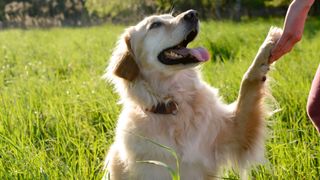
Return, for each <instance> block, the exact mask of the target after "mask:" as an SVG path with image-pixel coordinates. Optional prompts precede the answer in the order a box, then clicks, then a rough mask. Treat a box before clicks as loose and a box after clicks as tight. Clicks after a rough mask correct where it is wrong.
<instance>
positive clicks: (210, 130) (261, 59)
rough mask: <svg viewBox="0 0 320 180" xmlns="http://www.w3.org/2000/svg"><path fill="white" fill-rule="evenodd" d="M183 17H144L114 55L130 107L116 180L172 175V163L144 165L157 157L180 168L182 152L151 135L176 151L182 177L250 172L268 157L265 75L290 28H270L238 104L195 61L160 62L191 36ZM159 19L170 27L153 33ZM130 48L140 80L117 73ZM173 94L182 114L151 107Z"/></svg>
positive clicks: (111, 161) (197, 179) (113, 152)
mask: <svg viewBox="0 0 320 180" xmlns="http://www.w3.org/2000/svg"><path fill="white" fill-rule="evenodd" d="M182 16H183V14H181V15H179V16H177V17H172V16H171V15H160V16H151V17H148V18H146V19H144V20H143V21H141V22H140V23H139V24H138V25H136V26H133V27H130V28H128V29H127V30H126V31H125V33H124V34H123V35H122V37H121V38H120V40H119V42H118V46H117V47H116V49H115V50H114V53H113V54H112V57H111V59H110V64H109V67H108V69H107V74H106V77H107V78H108V79H109V80H111V81H112V82H113V83H114V85H115V88H116V91H117V92H118V94H119V95H120V102H121V104H122V111H121V114H120V115H119V119H118V122H117V128H116V135H115V141H114V143H113V144H112V145H111V147H110V149H109V153H108V156H107V159H106V169H107V171H108V173H109V175H108V176H109V177H110V178H111V180H120V179H123V180H127V179H133V180H166V179H170V176H169V172H168V171H167V170H166V169H165V168H163V167H161V166H157V165H153V164H147V163H141V162H139V161H146V160H154V161H160V162H163V163H165V164H167V165H169V166H170V167H172V168H173V169H175V168H176V166H175V159H174V157H173V156H172V155H171V154H170V153H169V152H168V151H167V150H166V149H164V148H162V147H160V146H158V145H155V144H154V143H152V142H150V141H149V140H147V139H151V140H152V141H155V142H157V143H159V144H162V145H165V146H168V147H170V148H172V149H173V150H175V152H176V153H177V155H178V157H179V163H180V176H181V179H182V180H202V179H214V177H219V174H218V173H219V170H221V168H222V167H224V166H226V165H228V164H231V165H232V166H234V167H238V168H240V169H242V170H244V169H246V168H247V167H249V165H251V164H252V163H253V162H259V161H261V160H263V158H264V149H265V148H264V139H265V137H264V134H265V132H264V131H265V128H264V118H265V114H266V112H265V111H266V110H265V108H264V105H263V98H264V96H265V86H266V81H264V77H265V76H266V74H267V72H268V70H269V64H268V57H269V54H270V49H271V48H272V46H273V45H274V43H275V42H276V41H277V40H278V38H279V37H280V36H281V33H282V30H281V29H278V28H271V29H270V31H269V33H268V35H267V37H266V39H265V41H264V42H263V44H262V45H261V47H260V49H259V51H258V53H257V55H256V57H255V59H254V61H253V63H252V65H251V66H250V68H249V69H248V71H247V72H246V73H245V75H244V77H243V80H242V83H241V89H240V92H239V97H238V99H237V101H236V102H235V103H233V104H231V105H228V104H225V103H223V102H222V100H221V98H220V97H219V95H218V90H217V89H215V88H213V87H210V86H209V85H208V84H206V83H205V82H204V81H203V80H202V79H201V76H200V74H199V71H198V70H197V69H196V68H195V65H193V66H192V65H187V66H185V65H176V66H170V67H169V66H166V65H163V64H161V63H160V62H159V61H158V60H157V54H159V52H160V51H162V50H163V49H165V48H167V47H170V46H172V45H174V44H176V43H178V42H179V41H181V40H182V38H184V35H185V30H184V25H183V22H182V20H181V17H182ZM155 20H157V21H162V22H163V23H164V25H163V26H164V27H160V28H159V29H157V30H156V32H151V31H150V30H148V26H150V23H152V22H154V21H155ZM125 38H127V39H128V41H127V43H129V45H128V44H126V42H125V40H124V39H125ZM128 51H131V55H132V56H133V60H134V61H135V63H136V64H137V65H138V67H139V69H140V72H138V74H137V75H136V77H135V78H134V80H127V79H125V78H121V77H118V76H117V75H115V74H114V71H115V70H114V69H115V68H116V67H117V63H119V61H120V60H121V59H123V58H124V54H125V53H128ZM167 97H170V98H173V99H174V101H175V102H177V104H178V106H179V110H178V113H177V114H176V115H173V114H167V115H165V114H155V113H152V112H149V111H147V110H146V109H147V108H149V107H151V106H153V105H155V104H157V103H158V102H160V101H163V100H164V99H165V98H167ZM144 137H145V138H144ZM104 178H107V175H106V176H105V177H104Z"/></svg>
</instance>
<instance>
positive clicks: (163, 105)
mask: <svg viewBox="0 0 320 180" xmlns="http://www.w3.org/2000/svg"><path fill="white" fill-rule="evenodd" d="M146 110H147V111H149V112H152V113H154V114H172V115H176V114H177V113H178V110H179V107H178V104H177V103H176V102H175V101H174V100H168V101H167V102H159V103H158V104H156V105H154V106H152V107H151V109H146Z"/></svg>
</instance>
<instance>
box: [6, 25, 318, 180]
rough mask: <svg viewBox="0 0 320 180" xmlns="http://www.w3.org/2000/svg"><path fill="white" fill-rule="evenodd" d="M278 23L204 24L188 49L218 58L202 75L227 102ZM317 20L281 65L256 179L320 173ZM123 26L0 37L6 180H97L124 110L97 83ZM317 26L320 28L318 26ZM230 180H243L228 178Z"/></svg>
mask: <svg viewBox="0 0 320 180" xmlns="http://www.w3.org/2000/svg"><path fill="white" fill-rule="evenodd" d="M281 23H282V21H281V20H276V21H273V20H267V21H265V20H255V21H252V22H242V23H232V22H204V23H202V31H201V33H200V36H199V38H198V40H197V41H195V42H194V43H193V44H191V45H192V46H199V45H202V46H205V47H207V48H208V49H209V50H210V51H211V54H212V61H211V62H208V63H206V64H204V65H203V76H204V79H205V80H206V81H207V82H208V83H209V84H211V85H213V86H215V87H217V88H219V89H220V94H221V95H222V96H223V97H224V100H225V101H226V102H232V101H234V100H235V99H236V96H237V93H238V89H239V84H240V80H241V77H242V75H243V73H244V72H245V71H246V69H247V67H248V66H249V64H250V63H251V60H252V59H253V57H254V55H255V53H256V52H257V49H258V47H259V45H260V44H261V43H262V41H263V39H264V37H265V35H266V34H267V32H268V30H269V27H270V26H271V25H278V26H281ZM318 27H319V22H318V21H317V20H313V21H309V23H308V24H307V26H306V31H305V36H304V39H303V40H302V42H301V43H299V44H298V45H297V46H296V47H295V49H294V50H293V52H292V53H291V54H289V55H286V56H285V57H284V58H283V59H282V60H280V61H279V62H278V63H277V64H276V65H275V68H274V70H273V71H272V72H271V73H270V75H271V79H272V80H271V87H272V93H273V96H274V97H275V99H276V100H277V101H278V103H279V106H280V108H281V111H280V112H278V113H276V114H275V115H274V116H273V117H271V118H270V119H269V120H268V127H269V131H268V132H269V133H268V141H267V145H266V147H267V153H266V157H267V159H268V162H267V163H266V164H265V165H262V166H258V167H257V168H255V169H254V170H253V171H252V173H251V174H252V176H253V177H255V178H256V179H271V178H274V179H288V178H294V179H296V178H298V179H301V178H302V179H316V178H317V177H320V169H319V167H320V165H319V159H320V153H319V151H320V145H319V136H318V134H317V133H316V131H315V129H314V128H313V126H312V124H311V122H310V121H309V120H308V118H307V115H306V111H305V105H306V99H307V95H308V90H309V87H310V83H311V81H312V78H313V75H314V73H315V70H316V68H317V66H318V64H319V55H320V52H319V51H318V49H320V36H319V35H318V31H315V30H314V29H315V28H318ZM123 28H124V26H114V25H105V26H101V27H91V28H75V29H73V28H57V29H49V30H26V31H24V30H5V31H1V32H0V177H2V178H1V179H7V178H23V179H39V178H43V179H56V178H58V179H66V178H67V179H72V178H73V179H100V178H101V177H102V175H103V172H102V171H101V168H102V165H103V160H104V157H105V155H106V152H107V150H108V147H109V145H110V144H111V143H112V141H113V137H114V128H115V122H116V119H117V116H118V114H119V111H120V108H121V107H119V105H117V95H116V94H115V93H114V91H113V89H112V86H111V85H109V84H107V83H105V82H104V80H102V79H101V76H102V75H103V73H104V70H105V67H106V65H107V60H108V57H109V56H110V54H111V52H112V48H113V47H114V44H115V42H116V39H117V37H118V36H119V35H120V33H121V32H122V30H123ZM318 29H320V28H318ZM222 177H224V178H237V176H235V175H234V174H233V173H232V172H229V173H225V174H224V175H223V176H222Z"/></svg>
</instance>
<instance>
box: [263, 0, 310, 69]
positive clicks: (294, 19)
mask: <svg viewBox="0 0 320 180" xmlns="http://www.w3.org/2000/svg"><path fill="white" fill-rule="evenodd" d="M313 2H314V0H294V1H293V2H292V3H291V5H290V6H289V8H288V11H287V15H286V19H285V23H284V31H283V34H282V36H281V38H280V39H279V41H278V42H277V43H276V45H275V47H274V48H273V49H272V50H271V55H270V57H269V63H273V62H274V61H276V60H278V59H279V58H280V57H281V56H283V55H284V54H286V53H288V52H290V51H291V49H292V48H293V46H294V45H295V44H296V43H297V42H298V41H300V40H301V38H302V34H303V29H304V23H305V20H306V18H307V16H308V12H309V10H310V7H311V6H312V4H313Z"/></svg>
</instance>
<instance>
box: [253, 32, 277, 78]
mask: <svg viewBox="0 0 320 180" xmlns="http://www.w3.org/2000/svg"><path fill="white" fill-rule="evenodd" d="M281 35H282V29H280V28H277V27H271V28H270V30H269V33H268V35H267V37H266V39H265V40H264V42H263V44H262V45H261V46H260V48H259V51H258V53H257V55H256V57H255V59H254V61H253V63H252V65H251V67H250V68H249V70H248V71H247V78H249V79H251V80H254V79H255V80H261V81H265V80H266V74H267V72H268V71H269V70H270V68H269V66H270V64H269V56H270V53H271V49H272V48H273V47H274V45H275V44H276V42H277V41H278V40H279V39H280V37H281Z"/></svg>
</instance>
